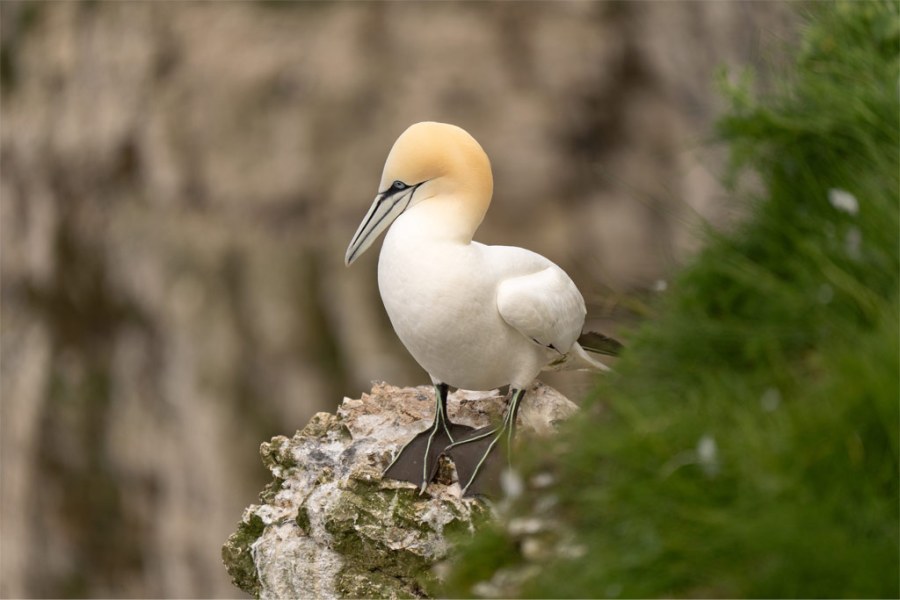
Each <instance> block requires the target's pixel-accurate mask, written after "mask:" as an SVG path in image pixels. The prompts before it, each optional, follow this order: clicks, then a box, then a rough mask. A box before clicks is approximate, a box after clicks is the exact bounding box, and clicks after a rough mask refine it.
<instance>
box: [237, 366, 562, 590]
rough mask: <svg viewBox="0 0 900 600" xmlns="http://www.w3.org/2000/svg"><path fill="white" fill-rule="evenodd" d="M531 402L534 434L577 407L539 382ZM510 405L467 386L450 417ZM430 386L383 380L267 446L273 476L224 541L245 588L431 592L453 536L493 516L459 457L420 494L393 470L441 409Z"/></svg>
mask: <svg viewBox="0 0 900 600" xmlns="http://www.w3.org/2000/svg"><path fill="white" fill-rule="evenodd" d="M526 399H527V400H526V402H525V403H524V405H523V406H522V409H521V411H520V415H519V419H520V426H521V432H522V435H524V436H528V435H546V434H547V433H548V432H552V430H553V427H554V424H555V423H556V422H558V421H560V420H562V419H565V418H567V417H568V416H569V415H571V414H572V413H573V412H574V411H575V410H576V407H575V405H574V404H572V403H571V402H570V401H569V400H567V399H566V398H565V397H563V396H562V395H561V394H559V393H558V392H556V391H555V390H553V389H552V388H550V387H548V386H545V385H543V384H541V383H535V384H534V386H533V387H532V389H531V390H529V394H528V396H526ZM504 409H505V398H504V396H503V395H501V394H499V393H498V392H496V391H494V392H468V391H463V390H459V391H457V392H455V393H453V394H451V396H450V402H449V412H450V417H451V419H453V420H454V421H456V422H459V423H463V424H466V425H469V426H472V427H483V426H485V425H487V424H489V423H490V422H493V421H496V420H497V419H499V418H500V415H501V414H502V413H503V410H504ZM433 410H434V392H433V390H432V389H431V388H430V387H418V388H397V387H393V386H389V385H386V384H383V383H377V384H375V385H374V386H373V388H372V391H371V393H369V394H363V396H362V398H360V399H349V398H345V399H344V401H343V403H342V404H341V406H340V408H339V409H338V411H337V414H330V413H318V414H316V415H315V416H314V417H313V418H312V419H311V420H310V422H309V423H308V424H307V425H306V427H304V428H303V429H302V430H301V431H298V432H297V433H296V434H295V435H294V436H293V437H292V438H290V439H289V438H287V437H284V436H277V437H275V438H273V439H272V440H271V441H270V442H267V443H264V444H262V446H261V447H260V454H261V455H262V459H263V463H264V464H265V466H266V467H267V468H268V469H269V470H270V471H271V473H272V475H273V478H274V479H273V481H272V482H271V483H270V484H269V485H267V486H266V488H265V490H263V492H262V493H261V494H260V502H261V504H254V505H251V506H250V507H248V508H247V509H246V510H245V511H244V514H243V516H242V518H241V522H240V524H239V525H238V529H237V531H235V533H233V534H232V535H231V536H230V537H229V538H228V541H227V542H226V543H225V545H224V547H223V548H222V556H223V559H224V561H225V565H226V567H227V569H228V573H229V574H230V575H231V577H232V581H233V582H234V584H235V585H236V586H237V587H239V588H241V589H242V590H244V591H246V592H248V593H250V594H252V595H254V596H257V597H260V598H281V597H317V598H348V597H354V598H356V597H370V598H413V597H428V596H429V595H431V593H432V592H433V587H434V584H435V582H436V576H435V575H434V573H433V571H432V569H431V567H432V566H433V565H434V564H435V563H437V562H439V561H441V560H442V559H444V558H445V557H446V556H447V554H448V552H449V550H450V545H449V541H448V534H452V533H456V532H465V531H474V530H475V528H476V527H477V526H478V524H479V523H480V522H483V521H484V520H485V519H488V518H490V514H491V512H490V507H489V505H488V503H487V502H486V501H484V500H481V499H470V498H465V499H463V498H462V497H461V493H460V492H461V490H460V487H459V484H458V482H456V481H455V477H454V471H453V469H452V466H451V465H450V464H449V463H442V468H441V470H440V472H439V474H438V476H437V478H436V481H434V482H432V483H430V484H429V486H428V488H427V490H426V493H425V494H423V495H420V494H419V493H418V490H417V488H416V486H414V485H413V484H410V483H405V482H399V481H393V480H387V479H382V478H381V473H382V471H383V470H384V468H385V467H386V466H387V464H388V462H389V461H390V459H391V457H392V456H393V455H394V453H396V452H397V451H399V449H400V448H401V447H402V445H403V444H404V443H405V442H406V441H407V440H408V439H409V438H410V437H412V436H413V435H414V434H416V433H418V432H419V431H421V430H422V429H424V428H425V427H426V426H427V425H428V424H429V423H430V420H431V418H432V417H433Z"/></svg>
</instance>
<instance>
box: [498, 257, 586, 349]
mask: <svg viewBox="0 0 900 600" xmlns="http://www.w3.org/2000/svg"><path fill="white" fill-rule="evenodd" d="M497 309H498V310H499V311H500V315H501V316H502V317H503V320H504V321H506V322H507V323H508V324H509V325H510V326H511V327H513V328H515V329H517V330H518V331H520V332H521V333H522V335H524V336H526V337H528V338H531V339H532V340H534V341H535V342H536V343H538V344H540V345H542V346H546V347H548V348H552V349H554V350H556V351H558V352H560V353H561V354H565V353H566V352H568V351H569V350H570V349H571V348H572V345H573V344H574V343H575V341H576V340H577V339H578V336H579V335H580V334H581V328H582V327H583V326H584V316H585V313H586V311H585V308H584V299H583V298H582V297H581V293H580V292H579V291H578V288H577V287H575V284H574V283H573V282H572V280H571V279H569V276H568V275H566V273H565V272H564V271H563V270H562V269H560V268H559V267H557V266H556V265H554V264H552V263H550V265H549V266H547V267H546V268H544V269H541V270H539V271H537V272H534V273H531V274H528V275H520V276H518V277H511V278H509V279H506V280H504V281H503V282H502V283H501V284H500V286H499V288H498V291H497Z"/></svg>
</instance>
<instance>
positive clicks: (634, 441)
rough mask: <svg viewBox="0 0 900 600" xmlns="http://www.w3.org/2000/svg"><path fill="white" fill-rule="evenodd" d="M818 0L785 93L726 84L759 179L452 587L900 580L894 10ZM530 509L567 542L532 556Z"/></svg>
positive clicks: (877, 583) (846, 586)
mask: <svg viewBox="0 0 900 600" xmlns="http://www.w3.org/2000/svg"><path fill="white" fill-rule="evenodd" d="M812 10H813V12H812V13H811V14H809V15H808V19H807V21H808V23H807V26H806V29H805V30H804V34H803V43H802V47H801V48H800V50H799V51H798V52H797V54H796V58H795V65H794V68H793V69H792V72H791V73H790V74H788V75H787V76H786V77H785V81H784V82H783V87H782V89H781V90H779V91H778V92H776V93H773V94H772V95H770V96H769V97H766V98H763V99H761V100H758V101H757V100H754V99H752V97H751V95H750V94H749V93H748V92H747V90H746V89H744V88H733V89H730V90H728V93H729V94H730V96H731V99H732V110H731V111H730V114H729V115H728V116H727V117H726V118H724V119H723V120H722V121H721V123H720V131H721V133H722V136H723V137H724V138H725V139H726V140H727V141H728V142H729V143H730V144H731V146H732V148H733V157H734V168H735V169H739V170H744V171H746V170H752V171H754V172H755V173H757V174H758V175H759V177H760V178H761V180H762V182H763V184H764V187H765V197H764V198H759V199H757V200H755V201H753V202H752V203H751V206H750V208H749V210H748V218H747V219H746V221H745V222H744V224H743V225H741V226H740V227H739V228H737V229H736V230H734V231H730V232H728V233H727V234H711V235H710V240H709V241H708V244H707V246H706V249H705V250H704V251H703V252H702V253H701V254H700V255H699V256H698V257H697V258H696V259H695V260H694V261H693V263H692V264H691V265H690V266H688V267H687V268H686V269H685V270H684V271H683V272H682V273H681V274H680V275H679V276H678V278H677V280H676V281H675V282H674V285H673V286H672V291H671V293H670V295H669V297H668V298H666V299H665V301H664V305H663V306H662V307H661V310H660V316H659V318H657V319H655V320H653V321H652V322H649V323H647V324H645V325H644V326H643V327H642V328H641V329H639V330H638V331H636V332H635V333H634V334H633V336H632V339H630V340H629V343H628V347H629V350H628V351H627V352H626V354H625V356H624V357H623V359H622V360H621V361H620V362H619V363H618V367H617V375H616V376H615V377H611V378H607V379H606V380H604V381H603V382H601V384H600V388H599V389H598V390H597V393H596V394H595V397H594V398H593V399H592V400H590V401H589V402H588V405H587V408H586V410H585V411H584V412H583V414H584V417H583V418H582V419H578V420H576V421H573V422H572V423H569V424H568V425H567V429H566V430H565V431H564V432H563V433H562V435H560V436H559V439H558V440H557V441H556V443H555V448H552V449H549V450H548V449H547V448H542V449H541V451H542V456H541V457H536V456H535V457H532V459H531V461H530V464H529V465H528V468H527V469H526V481H531V480H534V474H536V473H542V472H549V473H551V474H552V475H553V477H554V478H555V481H556V484H555V485H552V486H549V487H547V486H546V485H545V486H544V487H539V488H538V487H536V486H533V489H531V488H530V489H529V491H528V492H527V493H526V494H524V495H523V496H522V497H521V498H520V499H519V500H518V501H517V502H516V503H515V504H514V505H513V507H512V508H511V514H510V516H509V517H508V520H507V526H506V527H505V528H504V527H500V528H499V529H492V530H490V531H488V532H486V533H485V534H484V535H482V536H480V537H476V539H475V541H474V542H473V543H472V544H471V546H468V547H464V548H462V550H461V552H460V556H459V558H458V565H457V567H456V570H455V572H454V573H453V575H452V576H451V577H450V580H449V588H450V589H449V590H448V591H449V592H450V593H451V594H455V595H464V594H470V593H472V588H473V586H474V585H475V584H476V583H478V582H479V581H487V580H491V579H492V578H493V582H494V583H497V582H498V581H501V583H502V581H515V582H516V583H515V585H513V586H511V587H507V588H505V591H506V593H507V594H508V595H524V596H539V597H611V596H623V597H658V596H723V597H728V596H731V597H854V596H856V597H894V598H896V597H898V596H900V567H898V565H900V555H898V544H900V539H898V531H900V519H898V449H900V445H898V424H900V407H898V398H900V381H898V378H900V371H898V368H900V342H898V327H900V320H898V305H900V297H898V285H900V255H898V232H900V201H898V190H900V121H898V115H900V104H898V81H900V79H898V75H900V68H898V67H900V16H898V4H897V3H895V2H847V3H820V4H816V5H815V6H814V7H813V9H812ZM744 194H746V192H744ZM544 479H545V480H546V477H544ZM523 517H528V518H537V519H544V520H545V521H546V522H547V523H549V524H550V525H549V529H550V530H551V531H552V532H553V534H554V535H555V536H556V539H557V541H558V540H563V539H567V536H569V537H571V539H573V540H574V542H567V544H568V545H569V546H570V547H574V548H576V549H577V551H575V552H565V551H562V550H561V548H563V546H562V545H560V544H561V542H558V543H557V544H556V546H553V543H552V541H551V542H546V539H545V543H547V544H550V546H549V547H550V548H551V549H552V552H550V553H549V555H544V557H543V558H540V559H535V558H534V556H541V555H540V553H539V552H538V553H536V552H535V551H534V550H533V549H532V550H531V551H526V540H525V539H524V538H523V536H522V535H521V534H519V533H516V531H515V528H514V527H510V526H509V524H510V523H511V522H512V520H514V519H519V520H521V518H523ZM501 552H502V553H503V557H502V558H500V557H499V556H498V554H499V553H501ZM547 556H549V558H548V557H547ZM485 565H492V566H502V567H503V569H504V574H503V577H497V576H496V568H494V569H493V570H489V569H486V568H485ZM516 572H517V573H518V575H517V576H518V579H516V575H515V573H516ZM511 574H512V575H511Z"/></svg>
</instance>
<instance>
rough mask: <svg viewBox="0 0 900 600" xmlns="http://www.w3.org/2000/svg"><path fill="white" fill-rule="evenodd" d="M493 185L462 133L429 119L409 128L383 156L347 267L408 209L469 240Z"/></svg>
mask: <svg viewBox="0 0 900 600" xmlns="http://www.w3.org/2000/svg"><path fill="white" fill-rule="evenodd" d="M493 187H494V183H493V177H492V176H491V163H490V161H489V160H488V157H487V154H485V152H484V150H483V149H482V148H481V146H480V145H479V144H478V142H476V141H475V138H473V137H472V136H471V135H469V134H468V133H467V132H466V131H465V130H464V129H462V128H460V127H457V126H456V125H448V124H446V123H434V122H431V121H426V122H423V123H416V124H415V125H411V126H410V127H409V128H408V129H407V130H406V131H404V132H403V133H402V134H401V135H400V137H399V138H397V141H396V142H394V147H393V148H391V152H390V154H388V157H387V161H386V162H385V165H384V172H383V174H382V176H381V183H380V185H379V186H378V195H376V196H375V201H374V202H373V203H372V207H371V208H370V209H369V212H368V213H366V216H365V217H364V218H363V221H362V223H361V224H360V226H359V229H357V230H356V234H355V235H354V236H353V239H352V240H351V242H350V246H349V247H348V248H347V254H346V256H345V258H344V260H345V262H346V264H347V265H349V264H350V263H352V262H353V261H354V260H356V259H357V258H358V257H359V256H360V255H361V254H362V253H363V252H365V251H366V250H367V249H368V248H369V246H371V245H372V242H374V241H375V240H376V239H378V236H379V235H381V232H383V231H384V230H385V229H387V228H388V226H390V224H391V223H393V222H394V220H395V219H396V218H397V217H399V216H400V215H401V214H403V213H404V212H406V211H411V210H419V211H421V210H426V211H430V212H431V213H432V214H433V215H434V221H435V226H436V227H440V228H442V229H443V230H444V231H445V232H447V233H448V234H449V235H452V236H455V237H459V238H460V239H463V240H465V241H469V240H471V239H472V235H473V234H474V233H475V230H476V229H477V228H478V225H480V224H481V220H482V219H483V218H484V214H485V212H487V209H488V206H489V205H490V202H491V194H492V193H493Z"/></svg>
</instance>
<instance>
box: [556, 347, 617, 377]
mask: <svg viewBox="0 0 900 600" xmlns="http://www.w3.org/2000/svg"><path fill="white" fill-rule="evenodd" d="M544 370H545V371H601V372H603V371H611V370H612V369H610V368H609V367H607V366H606V365H604V364H603V363H602V362H600V361H598V360H594V359H593V358H591V357H590V356H589V355H588V353H587V352H585V351H584V348H582V347H581V345H580V344H579V343H578V342H575V343H574V344H572V348H571V349H570V350H569V351H568V352H566V353H565V354H564V355H563V356H561V357H560V358H559V359H558V360H555V361H554V362H552V363H550V364H549V365H547V366H546V367H544Z"/></svg>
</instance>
